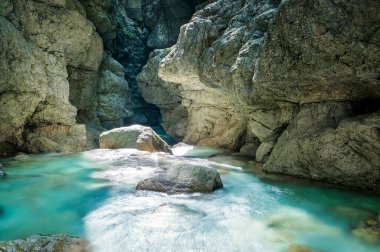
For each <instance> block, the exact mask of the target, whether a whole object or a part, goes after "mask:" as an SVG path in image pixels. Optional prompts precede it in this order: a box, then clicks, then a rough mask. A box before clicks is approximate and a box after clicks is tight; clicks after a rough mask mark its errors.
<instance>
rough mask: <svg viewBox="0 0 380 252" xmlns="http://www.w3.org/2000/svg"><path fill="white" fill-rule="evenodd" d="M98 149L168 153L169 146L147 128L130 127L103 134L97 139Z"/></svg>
mask: <svg viewBox="0 0 380 252" xmlns="http://www.w3.org/2000/svg"><path fill="white" fill-rule="evenodd" d="M99 143H100V148H103V149H119V148H135V149H138V150H142V151H149V152H156V151H163V152H170V148H169V145H168V144H167V143H166V142H165V141H164V140H162V139H161V137H160V136H158V135H157V134H156V132H154V130H152V129H151V128H149V127H145V126H141V125H132V126H129V127H122V128H116V129H112V130H110V131H106V132H103V133H102V134H101V135H100V138H99Z"/></svg>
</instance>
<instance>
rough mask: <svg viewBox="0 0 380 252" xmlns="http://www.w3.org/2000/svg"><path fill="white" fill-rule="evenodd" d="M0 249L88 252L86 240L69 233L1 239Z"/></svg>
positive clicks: (12, 251)
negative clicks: (9, 239)
mask: <svg viewBox="0 0 380 252" xmlns="http://www.w3.org/2000/svg"><path fill="white" fill-rule="evenodd" d="M0 251H2V252H14V251H29V252H88V251H89V249H88V248H87V245H86V242H85V241H84V240H82V239H80V238H78V237H73V236H68V235H52V236H44V235H33V236H30V237H28V238H26V239H20V240H14V241H0Z"/></svg>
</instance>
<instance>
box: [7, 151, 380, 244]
mask: <svg viewBox="0 0 380 252" xmlns="http://www.w3.org/2000/svg"><path fill="white" fill-rule="evenodd" d="M219 152H221V150H219V149H213V148H206V147H186V148H185V147H182V148H178V149H177V150H175V151H174V154H175V155H177V156H182V157H179V158H181V159H189V161H190V162H191V160H197V162H204V164H205V165H209V164H212V165H216V166H217V167H218V170H219V172H220V174H221V177H222V180H223V184H224V188H223V189H220V190H217V191H215V192H213V193H211V194H200V193H194V194H176V195H168V194H165V193H157V192H148V191H136V190H135V187H136V184H137V183H138V182H139V181H141V180H142V179H144V178H146V177H147V176H148V175H149V174H151V173H152V172H153V171H154V170H155V169H156V168H157V166H158V165H159V161H158V160H159V159H165V158H166V157H165V156H162V154H147V153H143V154H142V152H138V151H134V150H128V149H120V150H94V151H90V152H85V153H80V154H70V155H59V154H39V155H19V156H17V157H14V158H8V159H2V160H0V163H2V164H3V166H4V167H3V168H2V170H3V171H5V172H6V174H7V175H6V176H4V177H0V240H13V239H19V238H26V237H28V236H30V235H33V234H69V235H75V236H82V237H84V238H85V239H87V240H88V241H89V244H90V245H91V247H92V248H93V251H101V252H103V251H115V252H124V251H208V252H210V251H287V249H288V248H289V246H290V245H292V244H302V245H305V246H310V247H312V248H315V249H319V250H321V251H355V252H356V251H358V252H360V251H363V252H372V251H380V245H379V244H375V243H370V242H366V241H364V240H362V239H359V238H357V237H355V236H353V235H352V232H351V229H352V228H353V227H356V226H357V225H358V224H359V222H360V221H363V220H366V219H368V218H371V217H373V216H374V215H377V214H379V212H380V197H379V196H374V195H367V194H360V193H354V192H348V191H345V190H341V189H334V188H329V187H326V186H318V185H313V184H307V183H298V182H296V181H292V180H290V181H289V180H287V179H282V180H281V179H280V180H270V179H264V178H261V177H260V176H258V175H257V174H256V173H255V172H252V170H253V169H252V167H254V166H256V164H255V163H254V162H252V161H249V160H246V159H244V158H242V157H234V156H229V155H217V156H214V157H212V158H206V157H208V156H210V154H213V153H219ZM194 158H201V159H194Z"/></svg>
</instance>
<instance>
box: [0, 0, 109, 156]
mask: <svg viewBox="0 0 380 252" xmlns="http://www.w3.org/2000/svg"><path fill="white" fill-rule="evenodd" d="M2 4H5V5H7V6H6V7H5V8H4V9H3V10H2V11H3V13H2V16H0V35H1V36H0V37H1V39H0V47H1V48H0V51H1V52H0V61H1V64H0V73H1V77H0V103H1V104H2V106H1V108H0V110H1V111H0V135H1V137H0V153H2V154H7V153H8V154H9V153H12V152H13V151H15V150H20V149H21V150H25V151H27V152H35V151H38V152H39V151H50V150H52V149H59V150H60V151H66V150H67V151H78V150H85V149H87V148H88V143H87V139H86V134H85V130H84V126H83V125H78V124H76V114H77V109H76V108H75V107H74V106H73V105H72V104H71V103H70V101H69V93H70V84H69V82H68V79H67V77H68V71H67V67H70V68H72V69H79V70H83V71H97V69H98V68H99V65H100V61H101V57H102V53H103V47H102V41H101V39H100V37H99V35H98V34H97V33H96V32H95V27H94V26H93V25H92V24H91V22H89V21H88V20H87V19H86V17H85V14H84V9H83V8H82V7H81V6H80V5H79V4H78V3H77V2H76V1H75V0H68V1H43V2H41V1H24V0H13V1H5V3H4V1H2ZM11 11H12V12H11ZM50 135H54V137H53V138H51V137H50V138H49V136H50ZM70 135H71V136H73V137H77V138H76V139H75V140H74V139H71V140H67V139H65V138H66V137H67V136H70Z"/></svg>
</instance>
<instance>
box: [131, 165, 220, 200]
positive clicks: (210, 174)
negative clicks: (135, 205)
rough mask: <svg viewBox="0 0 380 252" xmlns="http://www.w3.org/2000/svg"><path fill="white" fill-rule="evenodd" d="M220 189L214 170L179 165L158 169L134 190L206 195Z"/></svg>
mask: <svg viewBox="0 0 380 252" xmlns="http://www.w3.org/2000/svg"><path fill="white" fill-rule="evenodd" d="M222 187H223V183H222V180H221V178H220V175H219V173H218V171H217V170H216V169H215V168H210V167H203V166H187V165H185V164H180V165H175V166H169V167H162V168H160V169H159V170H158V171H156V172H155V174H154V175H153V177H151V178H148V179H145V180H143V181H141V182H139V183H138V184H137V187H136V189H137V190H148V191H157V192H167V193H184V192H188V193H189V192H203V193H208V192H212V191H214V190H216V189H219V188H222Z"/></svg>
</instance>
